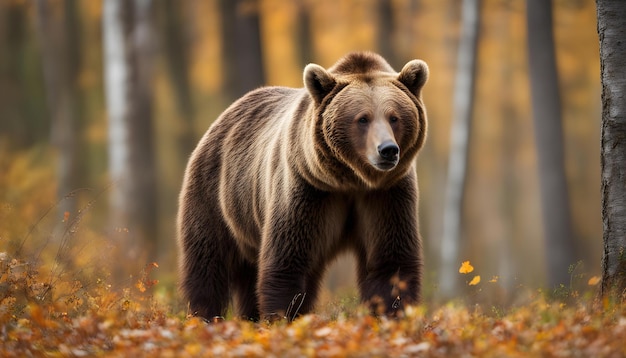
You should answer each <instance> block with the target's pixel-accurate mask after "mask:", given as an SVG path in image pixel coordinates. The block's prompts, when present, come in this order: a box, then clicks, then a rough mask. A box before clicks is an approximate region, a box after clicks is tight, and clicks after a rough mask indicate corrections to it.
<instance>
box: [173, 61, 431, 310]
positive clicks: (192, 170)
mask: <svg viewBox="0 0 626 358" xmlns="http://www.w3.org/2000/svg"><path fill="white" fill-rule="evenodd" d="M427 78H428V67H427V65H426V63H424V62H423V61H421V60H413V61H410V62H408V63H407V64H406V65H405V66H404V68H403V69H402V71H400V73H396V72H395V71H394V70H393V69H392V68H391V66H390V65H389V64H388V63H387V62H386V61H385V60H384V59H383V58H382V57H380V56H379V55H377V54H374V53H369V52H364V53H352V54H349V55H347V56H345V57H344V58H342V59H341V60H339V61H338V62H337V63H336V64H335V65H334V66H332V67H331V68H330V69H328V70H326V69H324V68H323V67H321V66H318V65H316V64H309V65H307V66H306V67H305V69H304V84H305V88H301V89H293V88H284V87H264V88H260V89H257V90H254V91H252V92H250V93H248V94H246V95H245V96H244V97H242V98H241V99H239V100H237V101H236V102H235V103H234V104H232V105H231V106H230V107H229V108H228V109H226V111H224V113H222V114H221V115H220V117H219V118H218V119H217V120H216V121H215V122H214V123H213V125H212V126H211V127H210V128H209V130H208V131H207V132H206V134H205V135H204V137H203V138H202V139H201V140H200V143H199V144H198V146H197V148H196V149H195V151H194V152H193V154H192V155H191V158H190V160H189V163H188V166H187V170H186V172H185V178H184V183H183V187H182V191H181V193H180V199H179V200H180V202H179V213H178V219H177V224H178V243H179V251H180V279H181V284H180V286H181V291H182V294H183V296H184V297H185V299H186V300H187V301H188V304H189V308H190V310H191V313H193V314H196V315H198V316H201V317H204V318H207V319H211V318H213V317H216V316H223V315H224V314H225V313H226V310H227V307H228V304H229V299H230V297H234V298H235V307H236V313H237V314H238V315H240V316H242V317H246V318H249V319H259V318H262V319H274V318H286V319H289V320H291V319H293V318H294V317H295V316H296V314H304V313H307V312H310V311H311V310H312V308H313V305H314V303H315V300H316V296H317V294H318V292H319V288H320V281H321V279H322V276H323V274H324V271H325V268H326V267H327V265H328V264H329V262H330V261H331V260H333V259H334V258H335V257H336V256H337V255H338V254H339V253H342V252H344V251H346V250H350V251H352V252H353V253H354V254H355V256H356V259H357V260H356V263H357V267H356V270H357V278H358V287H359V290H360V295H361V298H362V300H363V302H365V303H367V304H369V305H370V307H371V308H372V310H373V313H374V314H394V313H395V311H396V310H398V309H402V307H403V305H405V304H412V303H416V302H418V300H419V297H420V279H421V278H420V276H421V271H422V258H421V241H420V240H421V239H420V236H419V233H418V217H417V216H418V215H417V202H418V189H417V176H416V173H415V159H416V155H417V153H418V151H419V149H420V148H421V147H422V145H423V144H424V140H425V136H426V111H425V107H424V104H423V102H422V99H421V90H422V86H423V85H424V83H425V82H426V80H427ZM231 295H232V296H231Z"/></svg>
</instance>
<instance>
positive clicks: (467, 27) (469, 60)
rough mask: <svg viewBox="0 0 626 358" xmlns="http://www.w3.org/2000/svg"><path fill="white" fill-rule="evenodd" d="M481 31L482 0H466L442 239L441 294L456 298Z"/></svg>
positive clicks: (456, 83) (455, 92)
mask: <svg viewBox="0 0 626 358" xmlns="http://www.w3.org/2000/svg"><path fill="white" fill-rule="evenodd" d="M479 29H480V0H463V3H462V11H461V38H460V40H459V51H458V55H457V72H456V82H455V85H454V103H453V106H454V114H453V118H452V129H451V137H450V158H449V160H448V178H447V184H446V198H445V205H444V213H443V236H442V239H441V268H440V278H439V281H440V294H441V295H442V297H444V298H450V297H453V296H454V295H455V294H456V292H457V290H458V285H457V282H458V280H459V273H458V268H459V266H460V263H461V261H460V260H459V247H460V246H461V236H462V235H461V228H462V219H463V215H462V214H463V196H464V192H465V182H466V179H467V161H468V153H469V148H470V128H471V122H472V112H473V109H474V95H475V89H474V87H475V77H476V58H477V55H478V50H477V45H478V39H479Z"/></svg>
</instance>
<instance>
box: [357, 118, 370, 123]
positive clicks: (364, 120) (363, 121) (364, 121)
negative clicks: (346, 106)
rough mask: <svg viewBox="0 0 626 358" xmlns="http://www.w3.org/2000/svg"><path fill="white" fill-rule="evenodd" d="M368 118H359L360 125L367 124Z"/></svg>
mask: <svg viewBox="0 0 626 358" xmlns="http://www.w3.org/2000/svg"><path fill="white" fill-rule="evenodd" d="M367 122H368V121H367V117H361V118H359V124H367Z"/></svg>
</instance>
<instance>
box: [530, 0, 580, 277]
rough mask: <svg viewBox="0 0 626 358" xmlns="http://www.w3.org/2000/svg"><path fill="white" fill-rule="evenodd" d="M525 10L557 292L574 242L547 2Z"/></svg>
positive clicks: (548, 252)
mask: <svg viewBox="0 0 626 358" xmlns="http://www.w3.org/2000/svg"><path fill="white" fill-rule="evenodd" d="M526 5H527V9H526V10H527V12H526V20H527V25H528V26H527V28H528V62H529V68H530V87H531V98H532V110H533V118H534V129H535V142H536V146H537V156H538V161H539V165H538V167H539V186H540V194H541V213H542V219H543V227H544V235H545V237H544V240H545V244H546V259H547V268H548V281H549V284H550V286H551V287H557V286H558V285H560V284H568V283H569V282H570V273H569V272H568V269H569V265H570V264H573V263H574V262H575V254H574V244H575V241H574V235H573V233H572V223H571V217H570V208H569V197H568V192H567V179H566V177H565V163H564V153H563V129H562V124H561V99H560V96H559V87H558V79H557V71H556V59H555V50H554V38H553V34H552V2H551V1H546V0H528V1H527V2H526Z"/></svg>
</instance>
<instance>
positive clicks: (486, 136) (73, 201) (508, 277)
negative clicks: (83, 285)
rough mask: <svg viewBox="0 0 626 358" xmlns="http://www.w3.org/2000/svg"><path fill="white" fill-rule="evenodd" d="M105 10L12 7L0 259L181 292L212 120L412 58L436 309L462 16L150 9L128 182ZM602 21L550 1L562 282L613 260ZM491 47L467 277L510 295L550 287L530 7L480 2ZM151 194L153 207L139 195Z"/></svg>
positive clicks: (136, 21)
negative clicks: (319, 70)
mask: <svg viewBox="0 0 626 358" xmlns="http://www.w3.org/2000/svg"><path fill="white" fill-rule="evenodd" d="M108 1H109V0H105V1H104V2H103V1H98V0H89V1H87V0H83V1H80V0H39V1H35V0H0V251H22V252H23V253H24V254H29V255H31V254H32V255H33V256H34V257H38V258H40V259H41V260H46V257H48V258H49V259H51V260H55V262H62V261H64V260H65V261H68V260H67V259H64V257H63V256H65V255H67V256H70V255H71V256H72V257H73V259H72V260H73V263H64V264H66V265H70V264H72V265H76V266H79V267H80V266H81V265H84V266H85V267H87V266H90V265H92V266H97V267H100V266H102V267H105V266H106V267H112V269H113V270H120V271H123V272H131V273H132V272H136V271H132V270H133V269H130V267H135V268H136V267H139V268H141V267H143V266H144V265H145V264H146V263H148V262H151V261H156V262H158V264H159V267H160V268H159V270H158V273H157V274H158V275H159V276H160V279H161V281H162V282H163V283H171V284H172V285H171V286H173V282H174V281H175V275H176V244H175V232H174V228H175V216H176V210H177V196H178V192H179V189H180V185H181V180H182V176H183V172H184V167H185V164H186V161H187V158H188V155H189V153H190V152H191V150H192V149H193V148H194V146H195V144H196V142H197V140H199V138H200V137H201V136H202V134H203V133H204V132H205V131H206V129H207V128H208V127H209V125H210V124H211V123H212V121H213V120H214V119H215V118H216V117H217V116H218V115H219V113H220V112H221V111H222V110H224V109H225V108H226V106H228V105H229V104H230V103H231V102H232V101H233V100H234V99H236V98H237V97H239V96H240V95H242V94H243V93H245V92H246V91H248V90H250V89H253V88H255V87H257V86H261V85H281V86H291V87H302V86H303V84H302V75H301V74H302V69H303V67H304V66H305V65H306V64H307V63H310V62H315V63H318V64H320V65H322V66H325V67H329V66H331V65H332V64H333V63H334V62H335V61H336V60H337V59H339V58H340V57H341V56H343V55H344V54H346V53H347V52H349V51H354V50H371V51H376V52H379V53H381V54H382V55H383V56H384V57H386V58H387V59H388V61H389V62H390V63H391V64H392V66H393V67H394V68H396V70H399V69H400V68H401V67H402V66H403V65H404V63H406V62H407V61H408V60H410V59H414V58H420V59H423V60H425V61H426V62H427V63H428V64H429V66H430V71H431V73H430V79H429V82H428V83H427V85H426V86H425V89H424V94H423V96H424V101H425V103H426V106H427V109H428V120H429V128H428V139H427V143H426V147H425V148H424V150H423V151H422V153H421V154H420V156H419V158H418V176H419V179H420V193H421V198H420V216H421V223H420V224H421V233H422V235H423V239H424V249H425V252H424V257H425V265H426V266H425V269H426V270H425V285H424V293H425V295H427V296H428V297H433V296H436V295H437V291H438V287H439V282H438V273H439V272H440V263H441V262H442V261H441V245H440V243H441V237H442V233H443V210H444V202H445V198H444V196H445V192H446V188H445V184H446V175H447V171H448V166H447V165H448V157H449V151H450V132H451V123H452V119H451V118H452V116H453V93H454V85H455V74H456V69H457V52H458V50H459V39H460V36H461V14H462V11H461V1H456V0H316V1H309V0H300V1H287V0H237V1H228V0H182V1H177V0H154V1H151V0H138V1H137V2H136V4H135V5H132V6H134V7H133V9H132V11H129V12H128V13H127V14H130V15H127V16H126V17H122V18H123V19H122V20H123V21H122V22H121V24H122V26H125V27H123V28H122V29H123V31H121V32H119V33H118V35H119V36H121V37H120V38H123V36H125V35H128V34H131V35H130V36H135V38H134V41H136V42H135V44H137V43H138V44H139V45H137V46H135V47H136V52H135V53H136V54H137V57H136V58H134V59H133V60H132V61H134V62H133V63H134V66H136V67H135V70H134V71H136V72H132V73H136V74H137V78H136V79H135V80H136V81H138V82H141V84H140V85H138V87H139V91H143V92H142V93H143V94H144V95H145V97H142V98H139V99H137V98H134V99H132V101H133V102H141V103H142V106H143V107H141V106H140V109H138V110H136V112H133V113H135V117H137V118H139V117H141V118H142V124H141V127H139V129H135V131H134V132H133V133H134V134H133V137H132V139H131V142H133V143H140V144H141V143H143V145H144V146H143V148H144V149H145V148H148V149H147V151H146V152H143V156H140V157H138V158H135V160H137V161H136V162H135V164H136V163H143V164H142V165H140V166H138V165H137V164H136V165H135V166H134V167H131V168H134V169H128V170H127V171H126V172H125V171H124V170H123V169H122V171H121V174H120V172H119V169H116V170H118V172H116V173H114V170H113V167H115V166H116V164H115V159H114V158H115V154H114V151H113V149H114V148H112V146H118V145H125V144H124V143H121V144H120V142H119V141H120V140H122V139H120V138H115V136H114V134H115V133H117V132H112V131H111V130H110V129H111V126H112V125H113V123H112V122H111V121H110V118H111V117H112V115H113V114H112V113H111V111H110V110H108V109H107V105H108V104H107V100H108V101H111V98H113V97H115V96H116V93H115V92H116V89H115V87H113V88H112V89H111V88H109V90H107V89H106V88H107V83H106V81H107V80H106V78H107V71H111V69H110V68H109V70H107V66H108V65H110V64H107V61H109V60H110V59H111V57H109V55H111V54H114V53H115V50H114V48H111V47H107V46H115V45H116V43H115V41H113V42H109V43H105V42H106V41H105V40H104V38H106V36H107V26H111V22H109V21H110V20H112V18H110V17H109V18H107V12H106V11H107V10H106V9H107V4H106V2H108ZM111 1H113V0H111ZM127 3H129V4H130V3H131V2H127ZM133 4H134V3H133ZM595 15H596V12H595V2H594V1H592V0H555V1H553V31H554V40H555V50H556V61H557V62H556V64H557V69H558V88H559V90H560V98H561V99H560V104H561V114H562V124H563V139H564V161H565V162H564V164H565V173H566V178H567V189H568V191H567V192H568V193H569V209H567V208H566V210H569V212H570V213H571V217H572V220H571V222H572V228H571V229H572V235H571V237H568V238H567V244H566V245H567V248H568V249H569V248H573V250H572V251H573V254H572V255H571V257H570V258H569V261H570V263H571V265H572V266H571V267H569V266H567V267H562V270H563V272H565V273H566V275H570V276H572V277H574V275H576V274H577V273H581V272H582V273H586V274H588V275H595V274H598V273H599V272H600V258H601V254H602V223H601V216H600V154H599V153H600V147H599V138H600V113H601V103H600V76H599V58H598V54H599V51H598V37H597V33H596V18H595ZM113 20H114V19H113ZM124 21H126V22H124ZM113 23H114V22H113ZM108 30H111V28H110V27H109V28H108ZM113 34H114V35H115V33H113ZM137 38H139V40H137ZM109 39H111V37H109ZM137 41H139V42H137ZM129 43H130V42H129ZM476 44H477V46H476V51H477V53H476V66H475V81H476V82H475V95H474V97H473V102H472V103H473V110H472V121H471V128H470V139H471V141H470V146H469V149H468V165H467V181H466V184H465V194H464V198H463V201H462V213H463V215H462V223H463V224H462V231H461V241H460V246H459V247H458V255H457V261H458V265H460V263H461V261H465V260H471V262H472V264H473V265H474V267H476V268H477V271H478V272H480V274H481V275H483V277H484V280H485V281H486V279H488V278H491V277H493V276H498V279H495V280H496V281H497V284H498V287H499V290H501V291H502V292H505V293H506V292H508V293H511V292H513V290H514V289H515V288H516V287H520V286H526V287H541V286H547V285H548V265H547V262H548V261H549V260H550V259H551V258H550V257H549V255H548V254H547V253H546V249H545V247H546V244H545V243H546V237H545V234H544V230H543V227H542V225H543V224H542V214H541V203H540V202H541V194H540V190H539V174H540V173H539V170H538V160H537V158H538V154H537V149H536V148H537V147H536V145H535V136H534V134H533V131H534V123H533V112H532V106H531V93H530V91H531V87H530V81H529V65H528V62H529V61H528V45H527V26H526V4H525V2H524V1H522V0H483V1H482V2H481V5H480V22H479V31H478V38H477V42H476ZM118 45H119V44H118ZM125 46H127V47H128V46H132V45H128V43H127V44H126V45H125ZM122 48H124V46H122ZM126 49H127V50H128V48H126ZM110 51H113V52H110ZM131 71H132V69H131ZM110 74H111V73H109V75H110ZM546 80H549V79H548V78H547V79H546ZM120 90H121V89H120ZM117 94H119V93H117ZM142 101H143V102H142ZM137 120H138V119H137ZM126 144H128V143H126ZM144 165H145V166H144ZM124 174H126V177H125V176H124ZM142 174H144V175H142ZM145 174H147V176H148V178H147V179H145V178H144V179H142V180H147V181H146V182H143V184H139V186H140V187H139V188H135V191H133V190H132V189H131V190H130V191H127V192H123V191H122V192H121V194H120V190H118V189H119V188H121V187H123V186H124V185H125V184H124V181H125V180H131V181H132V180H135V179H137V178H138V177H139V176H146V175H145ZM120 175H121V176H120ZM128 175H131V177H130V178H128ZM151 180H152V181H151ZM138 191H143V192H144V194H143V195H144V196H143V197H135V196H133V195H135V192H138ZM120 197H121V199H120ZM124 199H126V201H125V203H126V204H119V203H116V201H118V200H122V203H124ZM129 203H130V204H129ZM137 203H139V204H137ZM146 203H147V206H146V205H143V206H142V205H141V204H146ZM131 204H132V205H136V206H137V207H138V208H140V209H134V210H135V211H136V210H140V211H142V214H143V215H144V216H143V217H142V218H139V219H137V220H136V221H135V220H132V219H131V220H126V219H128V217H131V218H132V217H133V215H136V213H134V214H133V213H132V210H131V213H128V212H126V211H125V210H126V209H127V208H125V207H123V205H126V206H128V205H131ZM119 205H122V207H120V206H119ZM141 208H143V209H141ZM146 208H147V209H146ZM147 211H151V213H148V212H147ZM125 220H126V221H125ZM138 222H148V223H149V224H148V227H141V224H138ZM142 237H147V238H148V239H142ZM128 241H132V242H135V243H137V244H138V245H135V246H134V247H131V246H126V244H125V242H128ZM133 265H135V266H133ZM350 266H351V261H350V260H342V261H341V262H339V263H337V264H336V266H335V269H334V270H332V272H331V273H330V275H329V276H328V278H327V286H328V287H329V288H330V289H331V290H336V289H339V288H341V287H345V286H346V285H347V286H348V287H350V286H353V285H354V281H353V275H352V272H351V271H352V269H351V268H350ZM97 267H96V269H97ZM454 270H458V266H455V267H454ZM563 284H566V285H569V284H570V282H563Z"/></svg>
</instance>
